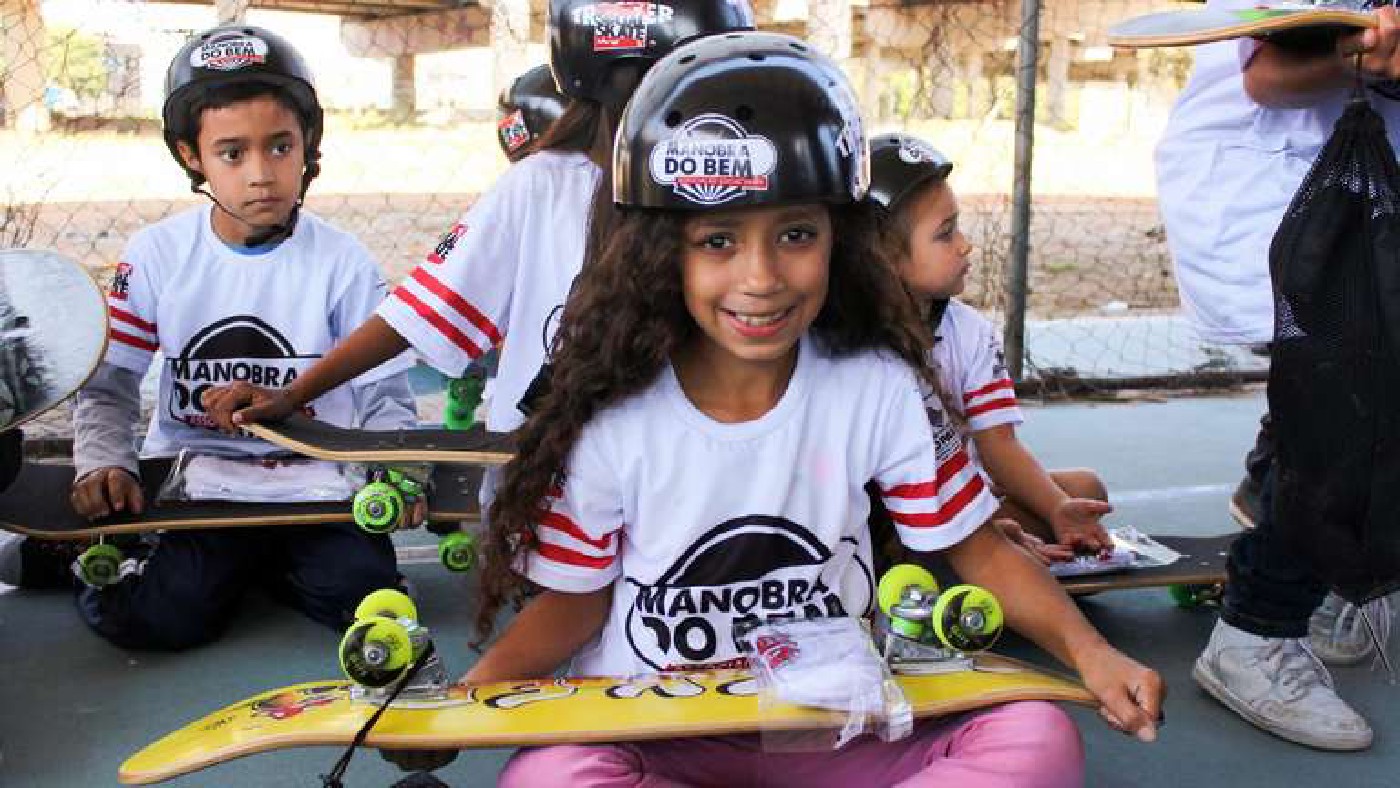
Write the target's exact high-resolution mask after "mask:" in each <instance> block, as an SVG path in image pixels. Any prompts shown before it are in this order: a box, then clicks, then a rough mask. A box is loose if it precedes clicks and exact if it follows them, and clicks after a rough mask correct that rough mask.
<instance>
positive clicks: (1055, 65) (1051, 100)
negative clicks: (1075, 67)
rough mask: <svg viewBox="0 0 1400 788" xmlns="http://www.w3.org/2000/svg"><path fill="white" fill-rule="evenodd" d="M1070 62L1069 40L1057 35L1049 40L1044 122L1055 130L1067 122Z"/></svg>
mask: <svg viewBox="0 0 1400 788" xmlns="http://www.w3.org/2000/svg"><path fill="white" fill-rule="evenodd" d="M1070 60H1071V44H1070V40H1069V38H1068V37H1066V36H1060V35H1057V36H1055V37H1054V38H1052V39H1050V57H1049V58H1048V59H1046V61H1045V114H1046V116H1047V117H1046V119H1045V120H1046V122H1048V123H1049V124H1050V125H1051V126H1052V127H1054V128H1057V129H1062V128H1064V127H1065V126H1066V124H1067V123H1068V121H1069V106H1068V105H1069V64H1070Z"/></svg>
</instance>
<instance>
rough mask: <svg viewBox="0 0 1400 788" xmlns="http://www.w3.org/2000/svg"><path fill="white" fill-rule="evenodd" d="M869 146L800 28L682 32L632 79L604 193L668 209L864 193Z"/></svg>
mask: <svg viewBox="0 0 1400 788" xmlns="http://www.w3.org/2000/svg"><path fill="white" fill-rule="evenodd" d="M869 166H870V161H869V154H868V149H867V147H866V142H865V134H864V132H863V131H862V128H861V118H860V110H859V109H858V107H857V104H856V98H855V93H854V91H852V90H851V87H850V84H849V83H848V82H847V80H846V77H845V75H844V74H842V73H841V70H840V69H839V68H837V66H836V64H835V63H833V62H831V60H829V59H828V58H827V57H826V56H825V55H823V54H821V53H819V52H817V51H816V50H814V49H812V48H811V46H809V45H808V44H806V43H804V42H803V41H801V40H800V39H797V38H793V37H792V36H786V35H781V34H777V33H758V32H746V33H728V34H725V35H722V36H709V37H707V38H702V39H699V40H697V41H692V42H691V43H689V44H686V45H684V46H682V47H679V48H677V49H676V51H674V52H672V53H671V54H670V55H668V56H666V58H665V59H663V60H662V61H661V62H660V63H657V64H656V66H655V67H654V68H652V70H651V71H650V72H649V73H648V74H647V76H646V77H645V78H644V79H643V80H642V84H641V85H640V86H639V87H638V88H637V91H636V93H635V94H634V95H633V96H632V101H631V102H630V103H629V104H628V105H627V110H626V111H625V112H624V113H623V115H622V122H621V124H620V125H619V128H618V132H617V144H616V145H615V147H614V150H613V200H614V202H616V203H617V204H618V205H622V206H635V207H644V208H666V209H670V210H689V211H693V210H703V209H705V208H708V207H713V206H719V205H723V206H725V207H745V206H754V205H778V204H784V203H805V202H824V203H831V204H846V203H851V202H857V201H859V200H862V199H864V197H865V191H866V186H867V183H868V179H869Z"/></svg>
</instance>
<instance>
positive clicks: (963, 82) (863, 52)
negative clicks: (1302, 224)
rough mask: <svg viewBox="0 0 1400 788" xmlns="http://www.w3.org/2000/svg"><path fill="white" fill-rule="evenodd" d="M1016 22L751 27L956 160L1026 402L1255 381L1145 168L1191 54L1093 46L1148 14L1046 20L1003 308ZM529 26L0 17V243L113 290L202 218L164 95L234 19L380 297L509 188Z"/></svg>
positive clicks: (115, 9) (452, 17) (905, 10)
mask: <svg viewBox="0 0 1400 788" xmlns="http://www.w3.org/2000/svg"><path fill="white" fill-rule="evenodd" d="M1026 1H1027V2H1033V1H1034V0H1026ZM1021 2H1022V0H947V1H945V2H923V0H870V1H869V2H868V3H862V2H857V1H853V0H760V2H758V3H757V4H756V6H755V8H756V11H757V13H758V19H759V24H760V27H763V28H768V29H776V30H781V31H784V32H788V33H793V34H795V35H801V36H805V37H807V38H809V39H810V40H812V41H813V43H814V44H816V45H817V46H818V47H820V48H821V49H823V50H824V51H826V52H828V53H830V54H832V55H833V56H834V57H836V58H837V59H838V61H839V62H841V63H842V64H843V66H844V67H845V68H846V69H847V71H848V73H849V74H850V75H851V78H852V81H853V83H854V84H855V85H856V87H857V89H858V91H859V92H860V94H861V99H862V102H863V104H864V108H865V111H866V114H867V117H868V119H869V122H868V126H869V128H870V130H871V131H884V130H890V129H904V130H907V131H910V132H912V133H915V134H918V135H919V136H922V137H924V138H925V139H927V140H928V141H929V142H931V143H932V144H933V145H934V146H935V147H937V148H939V149H941V150H942V151H943V152H945V153H947V154H949V155H950V156H951V157H952V158H953V159H954V160H955V162H956V164H957V168H956V170H955V172H954V176H953V184H954V187H955V188H956V190H957V192H958V195H959V198H960V202H961V207H962V217H963V218H962V222H963V224H964V226H965V228H966V229H967V230H968V231H969V235H970V237H971V238H972V239H973V240H974V242H975V243H976V245H977V252H976V254H975V259H974V266H975V274H974V276H973V277H972V281H971V286H970V287H969V290H968V292H967V293H966V294H965V300H967V301H969V302H970V303H972V304H974V305H976V306H978V307H981V308H983V309H985V310H987V311H988V313H989V314H993V315H995V316H996V318H997V319H999V320H1014V321H1020V320H1024V326H1025V347H1024V356H1023V360H1024V375H1025V376H1026V378H1027V379H1028V380H1029V381H1031V382H1037V381H1038V382H1039V383H1040V384H1042V385H1044V384H1047V383H1049V384H1053V385H1052V387H1053V388H1055V389H1057V390H1082V389H1083V388H1084V387H1088V388H1090V389H1093V388H1096V387H1102V386H1107V385H1111V384H1114V383H1120V384H1121V383H1122V382H1124V381H1128V382H1130V383H1142V382H1151V383H1157V384H1163V383H1165V384H1170V383H1172V382H1180V381H1183V380H1201V379H1212V378H1213V379H1226V380H1235V379H1241V378H1242V377H1248V376H1249V375H1251V374H1254V373H1257V372H1258V371H1259V370H1260V369H1262V365H1263V363H1264V362H1263V361H1262V360H1258V359H1253V358H1252V357H1250V356H1249V354H1248V353H1245V352H1242V351H1239V350H1237V349H1231V348H1211V347H1207V346H1204V345H1203V344H1202V343H1201V342H1200V341H1199V340H1197V339H1195V338H1194V336H1193V334H1192V332H1191V331H1190V329H1189V328H1188V327H1187V326H1186V324H1185V323H1184V322H1183V321H1182V320H1181V319H1180V318H1178V317H1177V316H1176V312H1177V304H1178V299H1177V293H1176V288H1175V285H1174V282H1173V278H1172V271H1171V265H1170V261H1169V259H1168V257H1167V252H1166V246H1165V243H1164V240H1163V233H1162V229H1161V226H1160V224H1159V220H1158V217H1157V211H1156V203H1155V200H1154V184H1153V177H1152V148H1153V145H1154V143H1155V141H1156V139H1157V138H1158V136H1159V135H1160V133H1161V131H1162V129H1163V127H1164V124H1165V120H1166V117H1167V114H1168V112H1169V110H1170V107H1171V102H1172V101H1173V99H1174V98H1175V96H1176V94H1177V92H1178V91H1179V90H1180V88H1181V86H1182V85H1183V84H1184V82H1185V79H1186V77H1187V75H1188V74H1189V71H1190V67H1191V52H1190V50H1187V49H1163V50H1146V51H1139V52H1129V51H1121V50H1119V51H1115V50H1113V49H1112V48H1110V47H1108V46H1107V45H1106V41H1105V33H1106V30H1107V28H1108V27H1109V26H1110V25H1111V24H1113V23H1114V22H1116V21H1118V20H1120V19H1123V18H1125V17H1128V16H1132V15H1135V14H1138V13H1144V12H1146V11H1149V10H1159V9H1160V8H1161V7H1162V6H1163V3H1162V2H1160V0H1043V4H1042V5H1041V6H1039V7H1038V10H1039V18H1038V23H1039V32H1038V36H1036V38H1038V40H1039V43H1040V46H1039V48H1038V50H1037V51H1036V53H1035V54H1036V59H1037V79H1036V81H1035V82H1036V91H1035V119H1036V123H1035V124H1034V126H1033V132H1034V147H1033V166H1032V167H1031V169H1030V171H1029V174H1030V179H1029V187H1030V195H1031V202H1030V224H1029V231H1028V232H1029V234H1028V236H1025V240H1026V242H1027V243H1026V246H1027V248H1028V250H1029V254H1028V271H1027V276H1026V282H1027V286H1026V289H1025V298H1024V302H1025V304H1026V312H1025V314H1024V316H1022V315H1020V314H1019V313H1018V312H1016V311H1015V309H1014V306H1015V305H1016V304H1017V303H1019V302H1020V301H1021V299H1019V298H1016V297H1008V287H1007V283H1008V281H1015V279H1014V278H1010V279H1009V278H1008V268H1009V265H1010V263H1011V256H1010V255H1011V252H1012V249H1013V247H1014V243H1013V240H1014V238H1013V230H1017V229H1018V228H1016V227H1014V222H1013V216H1014V214H1013V211H1012V210H1011V208H1012V198H1011V195H1012V188H1013V183H1014V182H1015V175H1016V172H1015V167H1016V157H1015V156H1014V155H1013V152H1014V150H1015V140H1016V133H1017V126H1018V123H1017V120H1018V118H1017V106H1018V101H1017V98H1018V88H1017V63H1018V54H1017V43H1018V37H1019V35H1020V33H1021V31H1022V29H1023V21H1022V20H1023V19H1024V18H1025V13H1024V12H1025V9H1024V8H1023V6H1022V5H1021ZM279 8H280V9H300V10H303V11H305V10H314V11H318V12H320V13H302V12H298V11H297V10H276V9H279ZM543 14H544V3H543V2H542V0H534V1H533V2H531V0H496V2H495V3H494V4H493V5H491V6H475V5H471V6H458V4H457V3H455V2H453V1H452V0H254V6H253V7H252V8H246V0H220V2H219V3H218V5H217V7H216V6H215V5H174V4H166V3H159V2H149V1H148V2H140V1H137V2H129V1H127V0H45V2H39V0H0V36H3V49H2V50H0V75H3V94H0V106H2V107H3V118H4V124H3V127H0V171H3V172H4V173H5V176H4V179H3V186H2V188H0V246H32V247H49V248H54V249H57V250H59V251H61V252H64V253H67V254H71V255H73V256H74V257H77V258H78V259H80V260H82V261H83V262H85V263H86V264H87V265H89V266H90V267H91V268H92V269H93V270H94V271H96V272H97V273H98V274H99V275H100V276H107V275H110V272H111V271H112V270H113V269H114V267H115V265H116V263H117V261H118V258H119V255H120V253H121V249H122V246H123V244H124V242H125V240H126V239H127V238H128V237H129V236H130V235H131V233H132V232H133V231H134V230H136V229H137V228H139V227H141V226H142V225H144V224H147V223H149V222H153V221H156V220H158V219H160V218H162V217H164V216H166V215H168V214H170V213H171V212H173V211H176V210H179V209H181V208H182V207H184V206H187V205H191V204H194V203H195V202H196V201H197V200H198V199H202V198H198V197H196V196H195V195H192V194H190V192H189V190H188V181H187V180H186V179H185V177H184V175H183V174H182V173H181V171H180V170H179V169H178V168H177V167H176V165H175V163H174V162H173V161H172V160H171V159H170V158H169V154H168V152H167V151H166V149H165V147H164V145H163V144H162V142H161V140H160V134H159V121H158V117H159V106H160V101H161V98H162V95H161V94H162V89H163V85H162V80H163V76H164V71H165V68H166V65H167V64H168V62H169V60H170V58H171V56H172V55H173V54H174V52H175V51H176V49H177V48H178V47H179V46H180V44H181V43H182V42H183V41H184V40H185V39H186V38H187V37H188V36H189V35H190V34H191V33H193V32H195V31H198V30H201V29H203V28H206V27H209V26H211V25H213V24H214V23H216V21H218V19H219V17H220V16H223V17H225V18H230V17H237V16H239V15H242V18H244V19H245V20H246V21H247V22H249V23H251V24H259V25H264V26H267V27H269V28H272V29H274V30H277V31H279V32H281V33H282V34H283V35H284V36H285V37H287V38H288V39H290V40H291V41H292V42H293V43H294V44H295V45H296V46H297V47H298V48H299V49H301V50H302V52H303V53H304V54H305V55H306V56H307V58H308V59H309V60H310V62H311V64H312V68H313V69H314V71H315V73H316V76H317V82H318V88H319V90H320V93H321V96H322V100H323V102H324V103H325V104H326V105H327V108H328V111H329V114H328V129H327V132H326V137H325V143H324V157H323V165H324V166H323V174H322V175H321V177H320V178H319V179H318V180H317V181H316V183H315V184H314V185H313V187H312V190H311V195H310V198H309V200H308V205H309V206H310V208H311V209H312V210H313V211H315V212H317V213H318V214H320V215H322V216H324V217H326V218H328V219H329V220H330V221H332V222H334V223H336V224H337V225H339V226H341V227H343V228H345V229H347V230H349V231H352V232H354V233H356V234H357V235H359V237H360V238H361V239H362V240H363V241H364V242H365V243H366V244H367V245H368V246H369V248H370V249H371V251H373V252H374V254H375V255H376V256H377V258H378V259H379V261H380V262H381V264H382V265H383V267H384V269H385V271H386V273H387V274H388V276H389V278H390V279H391V280H394V279H397V278H399V277H401V276H403V275H405V274H406V273H407V272H408V270H409V269H410V268H411V267H412V266H413V265H414V264H416V263H417V261H418V260H420V259H421V258H422V257H423V255H424V254H425V253H426V252H427V251H428V250H430V249H431V248H432V246H433V244H434V241H435V239H436V237H437V236H438V235H439V234H440V233H441V232H442V231H443V230H444V229H445V228H447V227H448V226H449V225H451V224H452V223H453V221H454V220H455V219H456V217H457V216H458V215H459V214H460V212H461V211H462V210H464V209H465V208H466V207H468V206H469V205H470V204H471V202H472V200H473V199H474V198H475V196H476V195H478V194H480V193H481V192H482V191H483V190H484V189H486V188H488V187H489V186H490V184H491V182H492V181H493V180H494V178H495V177H496V176H497V175H499V174H500V172H501V171H502V170H503V169H504V168H505V166H506V162H505V159H504V157H503V156H502V155H501V154H500V152H499V149H498V147H497V144H496V141H495V114H494V113H495V97H496V95H497V93H498V92H499V90H500V88H501V87H502V86H503V85H505V84H506V83H507V82H508V81H509V80H510V79H511V78H513V77H514V76H515V75H516V74H518V73H519V72H521V71H524V70H525V69H526V68H528V67H530V66H532V65H535V64H537V63H541V62H544V60H545V58H546V50H545V47H544V44H543V42H544V36H545V31H544V20H543ZM1022 114H1023V115H1024V112H1023V113H1022ZM1021 120H1022V121H1025V120H1026V118H1025V117H1022V118H1021ZM1022 127H1023V128H1030V127H1028V126H1026V125H1025V124H1024V123H1023V124H1022ZM544 231H547V230H544ZM1012 295H1013V296H1014V293H1013V294H1012ZM1009 306H1010V307H1013V308H1012V309H1008V307H1009Z"/></svg>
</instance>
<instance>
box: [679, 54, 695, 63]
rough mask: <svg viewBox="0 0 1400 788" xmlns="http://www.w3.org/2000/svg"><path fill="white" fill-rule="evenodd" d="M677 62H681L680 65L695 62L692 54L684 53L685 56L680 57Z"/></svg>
mask: <svg viewBox="0 0 1400 788" xmlns="http://www.w3.org/2000/svg"><path fill="white" fill-rule="evenodd" d="M679 62H680V63H681V65H686V64H689V63H694V62H695V56H694V55H686V56H685V57H683V58H681V59H680V61H679Z"/></svg>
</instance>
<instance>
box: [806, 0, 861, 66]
mask: <svg viewBox="0 0 1400 788" xmlns="http://www.w3.org/2000/svg"><path fill="white" fill-rule="evenodd" d="M807 14H808V16H807V40H808V41H809V42H811V44H812V46H814V47H816V48H817V50H818V51H820V52H822V53H824V54H825V55H826V56H827V57H829V58H831V59H832V60H835V61H836V63H837V64H838V65H841V66H843V67H844V66H845V65H846V61H847V60H849V59H850V57H851V41H852V38H853V37H854V32H853V30H852V28H853V21H852V20H853V14H852V13H851V0H808V2H807Z"/></svg>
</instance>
